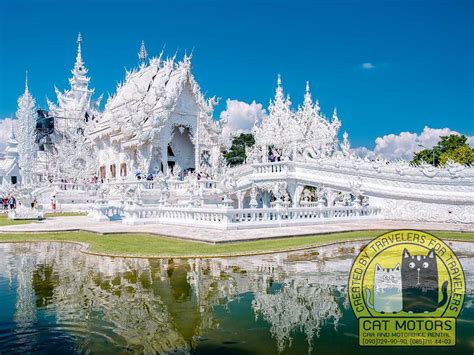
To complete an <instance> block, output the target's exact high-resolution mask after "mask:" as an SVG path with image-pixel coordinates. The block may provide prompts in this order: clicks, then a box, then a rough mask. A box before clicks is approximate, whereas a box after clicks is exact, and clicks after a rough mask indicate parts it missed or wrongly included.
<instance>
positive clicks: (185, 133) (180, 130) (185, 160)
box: [167, 125, 195, 172]
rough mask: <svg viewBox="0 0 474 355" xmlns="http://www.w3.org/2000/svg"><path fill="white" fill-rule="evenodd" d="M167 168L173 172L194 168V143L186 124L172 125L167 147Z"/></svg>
mask: <svg viewBox="0 0 474 355" xmlns="http://www.w3.org/2000/svg"><path fill="white" fill-rule="evenodd" d="M167 160H168V164H167V165H168V169H170V170H171V171H174V172H184V171H189V170H194V167H195V161H194V144H193V142H192V135H191V130H190V128H189V127H187V126H183V125H179V126H174V128H173V131H172V135H171V141H170V143H169V144H168V147H167Z"/></svg>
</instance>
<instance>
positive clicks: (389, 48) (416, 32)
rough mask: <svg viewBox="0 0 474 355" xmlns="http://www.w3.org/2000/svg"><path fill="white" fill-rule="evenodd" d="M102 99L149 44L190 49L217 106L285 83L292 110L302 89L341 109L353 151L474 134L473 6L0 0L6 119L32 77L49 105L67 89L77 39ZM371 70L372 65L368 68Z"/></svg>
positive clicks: (266, 94)
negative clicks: (426, 136)
mask: <svg viewBox="0 0 474 355" xmlns="http://www.w3.org/2000/svg"><path fill="white" fill-rule="evenodd" d="M79 31H81V32H82V34H83V38H84V43H83V56H84V59H85V62H86V66H87V67H88V68H89V74H90V76H91V77H92V82H91V83H92V86H93V87H95V88H96V93H98V94H99V93H102V92H103V93H104V94H105V95H104V97H107V93H108V92H110V93H113V92H114V90H115V85H116V82H118V81H121V80H123V78H124V67H127V68H130V67H133V66H136V65H137V64H138V58H137V51H138V48H139V45H140V41H141V40H142V39H143V40H145V43H146V46H147V49H148V52H149V53H150V54H154V55H157V54H158V53H159V52H160V51H161V49H162V47H163V46H164V45H165V44H166V49H165V53H166V54H168V55H170V56H171V55H173V54H174V52H175V51H176V50H179V56H181V55H182V54H183V52H184V50H185V49H187V50H188V51H191V50H192V49H193V48H194V58H193V66H194V74H195V76H196V78H197V80H198V82H199V83H200V85H201V87H202V89H203V90H204V91H205V92H207V94H208V95H209V96H212V95H217V96H219V97H221V98H222V101H221V104H220V106H219V107H218V109H217V113H216V116H218V115H219V112H220V111H221V110H223V109H225V100H226V99H227V98H231V99H238V100H242V101H246V102H251V101H252V100H255V101H257V102H259V103H262V104H263V105H264V107H266V106H267V105H268V100H269V99H270V98H271V97H272V96H273V94H274V88H275V82H276V76H277V73H281V75H282V78H283V85H284V88H285V91H286V92H287V93H289V94H290V95H291V98H292V101H293V103H294V104H295V105H297V104H298V103H300V102H301V101H302V97H303V93H304V87H305V82H306V80H309V81H310V83H311V87H312V91H313V96H315V97H317V98H318V99H319V101H320V105H321V108H322V110H323V111H324V112H326V114H327V115H331V113H332V109H333V107H334V106H337V108H338V112H339V117H340V118H341V120H342V122H343V127H342V128H343V129H345V130H347V131H348V132H349V133H350V137H351V140H352V142H353V145H355V146H358V145H365V146H369V147H370V146H373V142H374V139H375V138H376V137H378V136H382V135H385V134H389V133H399V132H401V131H412V132H420V131H421V130H422V129H423V127H424V126H425V125H428V126H430V127H435V128H441V127H449V128H451V129H454V130H456V131H458V132H461V133H464V134H467V135H473V134H474V118H473V117H474V69H473V63H474V2H473V1H470V0H466V1H458V0H446V1H437V0H428V1H421V0H410V1H402V0H400V1H388V0H378V1H353V0H333V1H329V0H326V1H307V2H306V1H291V2H290V1H189V2H188V1H153V2H152V1H131V0H129V1H114V2H112V1H88V0H82V1H75V0H73V1H62V2H59V1H20V0H14V1H13V0H0V118H1V117H7V116H11V115H12V113H13V112H15V110H16V99H17V97H18V96H19V95H20V94H21V92H22V91H23V87H24V72H25V70H28V72H29V78H30V90H31V91H32V93H33V95H34V96H35V97H36V99H37V101H38V104H39V105H40V106H41V107H46V99H45V98H46V96H48V97H49V98H50V99H55V95H54V85H56V86H57V87H58V88H59V89H60V90H63V89H65V88H68V86H69V85H68V82H67V78H68V77H69V76H70V69H71V68H72V65H73V63H74V58H75V51H76V42H75V40H76V37H77V33H78V32H79ZM363 63H371V64H370V65H369V64H366V65H365V68H364V67H363V65H362V64H363Z"/></svg>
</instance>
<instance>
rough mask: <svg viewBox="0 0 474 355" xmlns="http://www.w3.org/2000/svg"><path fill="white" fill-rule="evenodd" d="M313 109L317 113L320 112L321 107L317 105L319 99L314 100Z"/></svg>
mask: <svg viewBox="0 0 474 355" xmlns="http://www.w3.org/2000/svg"><path fill="white" fill-rule="evenodd" d="M314 110H315V111H316V112H317V113H319V112H321V108H320V107H319V100H316V102H315V104H314Z"/></svg>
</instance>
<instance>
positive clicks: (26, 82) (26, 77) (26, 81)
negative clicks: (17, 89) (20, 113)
mask: <svg viewBox="0 0 474 355" xmlns="http://www.w3.org/2000/svg"><path fill="white" fill-rule="evenodd" d="M27 92H29V90H28V70H27V71H26V72H25V93H27Z"/></svg>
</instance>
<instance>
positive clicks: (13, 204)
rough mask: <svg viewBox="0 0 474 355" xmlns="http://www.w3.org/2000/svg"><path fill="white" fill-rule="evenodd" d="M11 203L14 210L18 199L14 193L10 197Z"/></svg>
mask: <svg viewBox="0 0 474 355" xmlns="http://www.w3.org/2000/svg"><path fill="white" fill-rule="evenodd" d="M9 204H10V209H11V210H14V209H15V208H16V199H15V197H14V196H13V195H12V196H11V197H10V201H9Z"/></svg>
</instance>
